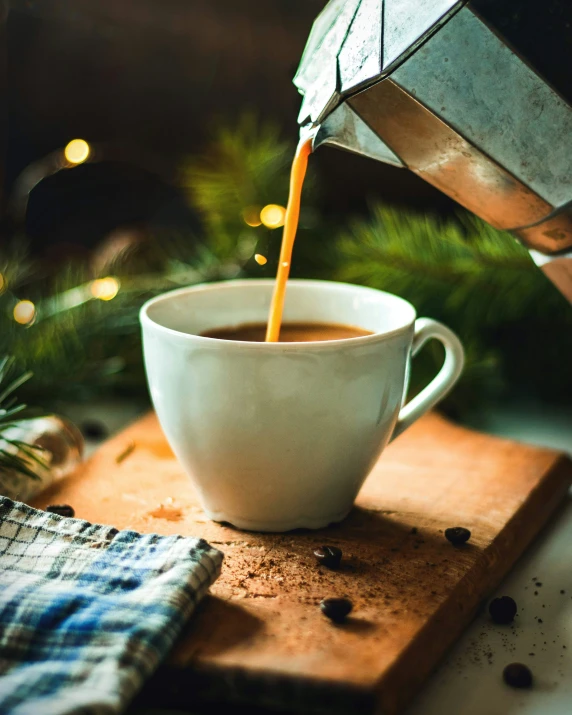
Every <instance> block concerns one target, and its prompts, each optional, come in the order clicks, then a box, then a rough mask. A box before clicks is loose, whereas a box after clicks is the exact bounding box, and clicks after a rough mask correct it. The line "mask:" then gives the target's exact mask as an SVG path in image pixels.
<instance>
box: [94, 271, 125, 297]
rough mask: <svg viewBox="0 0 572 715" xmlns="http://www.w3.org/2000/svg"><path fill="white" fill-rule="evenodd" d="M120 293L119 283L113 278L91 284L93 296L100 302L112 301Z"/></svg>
mask: <svg viewBox="0 0 572 715" xmlns="http://www.w3.org/2000/svg"><path fill="white" fill-rule="evenodd" d="M118 293H119V281H118V279H117V278H113V276H108V277H107V278H98V279H97V280H95V281H92V282H91V294H92V296H93V297H94V298H99V300H112V299H113V298H115V296H116V295H117V294H118Z"/></svg>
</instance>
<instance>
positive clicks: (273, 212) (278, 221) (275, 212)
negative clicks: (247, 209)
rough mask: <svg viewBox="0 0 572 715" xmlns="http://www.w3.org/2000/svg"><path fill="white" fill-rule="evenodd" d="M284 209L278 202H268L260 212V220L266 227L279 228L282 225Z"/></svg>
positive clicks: (284, 214)
mask: <svg viewBox="0 0 572 715" xmlns="http://www.w3.org/2000/svg"><path fill="white" fill-rule="evenodd" d="M285 217H286V209H285V208H284V206H279V205H278V204H268V206H265V207H264V208H263V209H262V211H261V212H260V220H261V221H262V223H263V224H264V225H265V226H266V228H280V226H284V218H285Z"/></svg>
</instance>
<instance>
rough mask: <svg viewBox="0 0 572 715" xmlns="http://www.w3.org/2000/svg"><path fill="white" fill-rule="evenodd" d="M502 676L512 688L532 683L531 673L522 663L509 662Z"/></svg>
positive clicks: (525, 686)
mask: <svg viewBox="0 0 572 715" xmlns="http://www.w3.org/2000/svg"><path fill="white" fill-rule="evenodd" d="M502 677H503V680H504V682H505V683H506V684H507V685H510V686H511V687H512V688H530V686H531V685H532V673H531V672H530V668H527V667H526V665H523V664H522V663H511V664H510V665H507V666H506V668H505V669H504V670H503V672H502Z"/></svg>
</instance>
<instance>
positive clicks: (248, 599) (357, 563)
mask: <svg viewBox="0 0 572 715" xmlns="http://www.w3.org/2000/svg"><path fill="white" fill-rule="evenodd" d="M131 444H133V445H134V449H132V451H130V452H129V453H128V454H126V456H125V458H124V459H122V460H120V461H119V462H118V461H117V458H118V456H120V455H122V454H124V453H125V451H126V448H127V447H128V446H129V445H131ZM571 477H572V464H571V463H570V461H569V460H568V459H567V458H565V457H563V456H561V455H559V454H557V453H555V452H552V451H549V450H543V449H538V448H534V447H529V446H525V445H521V444H517V443H514V442H510V441H507V440H502V439H498V438H494V437H490V436H487V435H482V434H478V433H475V432H471V431H469V430H466V429H463V428H460V427H457V426H454V425H452V424H450V423H448V422H446V421H445V420H443V419H442V418H440V417H439V416H437V415H434V414H433V415H428V416H427V417H425V418H423V419H422V420H421V421H420V422H418V423H417V424H416V425H415V426H413V427H412V428H411V429H410V430H408V431H407V432H406V433H405V434H404V435H403V436H402V437H400V438H399V439H398V440H396V441H395V442H394V443H393V444H391V445H390V446H389V447H388V449H387V450H386V451H385V452H384V454H383V456H382V458H381V460H380V461H379V463H378V464H377V466H376V467H375V469H374V471H373V472H372V474H371V475H370V477H369V478H368V480H367V482H366V484H365V486H364V487H363V489H362V491H361V493H360V496H359V498H358V501H357V504H356V507H355V509H354V510H353V511H352V513H351V514H350V516H349V517H348V518H347V519H346V520H345V521H344V522H343V523H342V524H338V525H335V526H331V527H329V528H328V529H323V530H321V531H315V532H313V531H297V532H291V533H287V534H281V535H275V534H256V533H251V532H243V531H238V530H236V529H233V528H232V527H230V526H225V525H221V524H216V523H214V522H211V521H209V520H207V518H206V517H205V516H204V514H203V512H202V510H201V508H200V506H199V504H198V501H197V498H196V496H195V494H194V492H193V488H192V486H191V483H190V480H189V479H188V477H187V476H185V474H184V473H183V471H182V469H181V467H180V466H179V465H178V463H177V461H176V460H175V459H174V457H173V454H172V452H171V450H170V448H169V447H168V445H167V443H166V441H165V438H164V437H163V434H162V432H161V430H160V428H159V426H158V424H157V421H156V418H155V416H154V415H149V416H147V417H145V418H144V419H142V420H141V421H139V422H137V423H136V424H134V425H132V426H131V427H129V428H128V429H127V430H125V431H124V432H123V433H122V434H120V435H119V436H117V437H115V438H114V439H112V440H110V441H109V442H108V443H107V444H105V445H104V446H103V447H102V448H101V449H100V450H99V452H98V453H97V454H96V455H95V456H94V457H93V458H92V459H91V460H90V461H89V462H88V463H87V465H86V466H85V467H84V468H83V469H82V472H81V473H80V474H79V475H76V476H75V477H73V478H70V479H68V480H66V481H65V482H62V483H61V484H59V485H57V486H55V487H54V488H53V489H52V490H51V491H50V492H48V493H45V494H43V495H42V496H41V498H40V499H39V500H38V501H37V503H36V506H40V507H44V506H46V505H47V504H50V503H62V502H63V503H69V504H72V505H73V506H74V507H75V509H76V515H77V516H78V517H79V518H85V519H87V520H89V521H93V522H103V523H108V524H113V525H114V526H116V527H119V528H130V529H135V530H137V531H142V532H158V533H162V534H174V533H178V534H185V535H196V536H201V537H204V538H205V539H207V540H209V541H210V542H211V543H212V544H213V545H215V546H217V547H218V548H220V549H221V550H222V551H224V553H225V555H226V557H225V563H224V567H223V572H222V575H221V577H220V579H219V581H218V582H217V583H216V584H215V586H214V587H213V589H212V595H211V596H210V597H208V598H207V599H206V601H205V602H204V604H203V605H202V607H201V608H200V611H199V614H198V615H197V617H196V618H195V619H194V620H193V622H192V623H191V624H190V627H189V630H188V632H187V633H186V634H185V636H184V637H183V638H182V639H181V641H180V643H179V644H178V646H177V647H176V649H175V652H174V653H173V654H172V656H171V658H170V661H169V663H168V664H166V665H165V666H163V668H161V669H160V671H159V672H158V673H157V675H156V676H155V677H154V678H153V680H152V681H151V682H150V683H149V684H148V686H147V687H146V689H145V691H144V693H143V695H142V699H141V702H144V703H145V704H147V705H149V704H153V703H154V704H160V705H163V706H173V707H178V708H186V707H194V706H195V705H196V703H197V702H210V703H215V702H217V703H224V702H231V701H232V702H233V703H235V704H240V703H243V704H244V705H245V706H246V705H247V706H248V707H249V708H251V706H259V707H266V708H271V709H272V708H273V709H276V710H280V709H282V710H288V711H300V712H314V713H318V712H346V713H347V712H368V711H374V710H375V711H377V712H381V713H385V714H387V715H392V714H393V713H397V712H399V711H400V710H401V709H402V708H403V707H404V705H405V704H406V703H407V702H408V701H409V700H410V698H411V697H412V695H413V694H414V692H415V691H416V690H417V688H418V687H419V686H420V685H421V683H422V682H423V680H424V679H425V678H426V676H427V675H428V673H429V672H430V671H431V670H432V669H433V668H434V666H435V665H436V663H437V662H438V661H439V659H440V658H441V657H442V656H443V654H444V653H445V651H446V649H447V648H448V647H449V646H450V645H451V644H452V643H453V642H454V641H455V639H456V638H457V637H458V636H459V634H460V633H461V632H462V630H463V628H464V627H465V626H466V625H467V624H468V623H469V621H470V620H471V618H472V617H473V615H474V614H475V612H476V610H477V608H478V607H479V605H480V604H481V602H482V600H483V598H484V597H486V595H487V594H488V593H490V592H491V590H492V589H494V587H495V586H496V585H497V584H498V583H499V582H500V580H501V579H502V577H503V576H504V575H505V574H506V573H507V571H508V570H509V569H510V567H511V566H512V564H513V563H514V562H515V560H516V559H517V558H518V556H519V555H520V554H521V553H522V552H523V551H524V549H525V548H526V546H527V545H528V544H529V543H530V541H531V540H532V539H533V538H534V536H535V535H536V534H537V533H538V531H539V530H540V529H541V527H542V525H543V524H544V523H545V522H546V521H547V519H548V518H549V517H550V515H551V514H552V513H553V512H554V510H555V508H556V507H557V505H558V504H559V502H560V501H561V499H562V497H563V496H564V495H565V493H566V490H567V487H568V485H569V483H570V480H571ZM449 526H465V527H467V528H469V529H470V530H471V531H472V538H471V540H470V542H469V543H468V544H467V545H466V546H464V547H460V548H458V547H454V546H452V545H451V544H449V543H448V542H447V541H446V540H445V538H444V536H443V531H444V530H445V529H446V528H447V527H449ZM322 544H330V545H337V546H339V547H340V548H341V549H342V550H343V552H344V559H343V563H342V567H341V568H340V569H339V570H338V571H330V570H328V569H326V568H324V567H323V566H319V565H318V564H317V563H316V561H315V559H314V557H313V550H314V548H316V547H317V546H320V545H322ZM329 596H347V597H349V598H351V599H352V601H353V602H354V612H353V614H352V617H351V618H350V619H349V620H348V621H347V623H346V624H345V625H342V626H335V625H332V624H331V623H330V622H329V621H327V620H326V619H325V618H324V616H323V615H322V614H321V612H320V610H319V607H318V605H319V602H320V600H321V599H322V598H325V597H329ZM249 712H253V711H252V710H251V709H249Z"/></svg>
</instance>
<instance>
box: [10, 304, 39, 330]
mask: <svg viewBox="0 0 572 715" xmlns="http://www.w3.org/2000/svg"><path fill="white" fill-rule="evenodd" d="M35 317H36V306H35V305H34V304H33V303H32V301H31V300H20V301H18V302H17V303H16V305H15V306H14V320H15V321H16V322H17V323H20V325H29V324H30V323H32V322H33V320H34V318H35Z"/></svg>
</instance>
